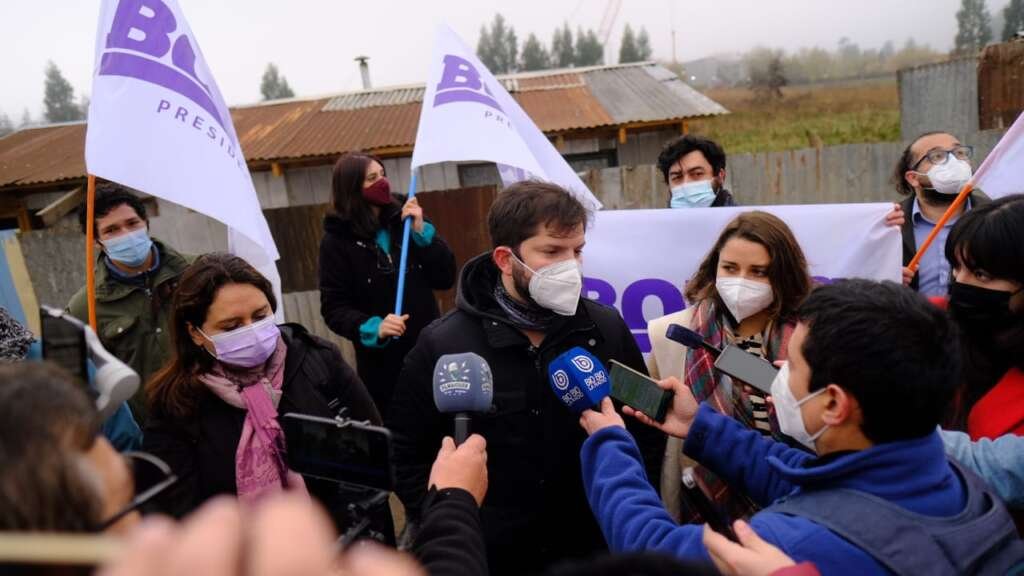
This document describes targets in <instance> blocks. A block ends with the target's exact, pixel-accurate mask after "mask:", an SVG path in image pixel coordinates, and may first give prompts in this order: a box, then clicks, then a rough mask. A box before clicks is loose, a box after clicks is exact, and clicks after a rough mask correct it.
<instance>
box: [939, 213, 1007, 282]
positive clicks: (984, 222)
mask: <svg viewBox="0 0 1024 576" xmlns="http://www.w3.org/2000/svg"><path fill="white" fill-rule="evenodd" d="M946 260H949V263H950V264H951V265H952V266H954V267H955V266H956V265H957V262H958V261H960V260H962V261H963V264H964V266H966V267H967V268H968V269H969V270H984V271H985V272H987V273H988V274H989V275H990V276H992V277H993V278H999V279H1002V280H1012V281H1014V282H1016V283H1018V284H1020V285H1022V286H1024V194H1014V195H1012V196H1006V197H1004V198H1000V199H998V200H995V201H993V202H988V203H986V204H981V205H980V206H976V207H974V208H972V209H971V210H969V211H968V212H967V213H966V214H964V215H963V216H961V217H960V219H959V220H957V223H956V225H954V226H953V229H952V230H950V232H949V238H948V239H947V240H946Z"/></svg>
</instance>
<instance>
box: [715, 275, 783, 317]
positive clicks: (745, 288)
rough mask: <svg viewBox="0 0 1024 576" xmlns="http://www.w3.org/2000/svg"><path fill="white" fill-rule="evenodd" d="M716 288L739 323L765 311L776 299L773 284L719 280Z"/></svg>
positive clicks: (744, 280) (736, 279) (735, 279)
mask: <svg viewBox="0 0 1024 576" xmlns="http://www.w3.org/2000/svg"><path fill="white" fill-rule="evenodd" d="M715 288H717V289H718V297H719V298H721V299H722V303H723V304H725V307H726V308H728V309H729V312H731V313H732V317H733V318H735V319H736V321H737V322H743V320H744V319H745V318H749V317H751V316H753V315H754V314H757V313H758V312H760V311H761V310H764V309H765V308H767V307H768V306H769V305H770V304H771V303H772V301H773V300H774V299H775V294H774V293H773V292H772V286H771V284H768V283H766V282H757V281H754V280H747V279H746V278H719V279H718V280H716V281H715Z"/></svg>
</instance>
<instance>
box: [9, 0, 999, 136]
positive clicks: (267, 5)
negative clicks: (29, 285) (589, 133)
mask: <svg viewBox="0 0 1024 576" xmlns="http://www.w3.org/2000/svg"><path fill="white" fill-rule="evenodd" d="M179 2H180V4H181V5H182V9H183V10H184V12H185V15H186V17H187V18H188V20H189V23H190V24H191V26H192V30H193V32H194V33H195V35H196V37H197V40H198V42H199V44H200V46H201V47H202V50H203V52H204V53H205V55H206V57H207V58H208V60H209V64H210V68H211V70H212V71H213V74H214V76H215V77H216V80H217V83H218V84H219V85H220V88H221V91H222V92H223V94H224V96H225V98H226V99H227V101H228V103H229V104H232V105H234V104H245V103H251V102H255V101H257V100H259V97H260V94H259V83H260V77H261V75H262V73H263V70H264V67H265V66H266V64H267V62H274V63H276V64H277V65H278V67H279V68H280V69H281V72H282V73H283V74H284V75H285V76H286V77H287V78H288V82H289V84H291V86H292V88H293V89H294V91H295V92H296V94H297V95H298V96H314V95H320V94H327V93H332V92H341V91H347V90H356V89H359V87H360V80H359V73H358V70H357V66H356V64H355V63H354V62H353V58H354V57H355V56H357V55H360V54H365V55H368V56H370V58H371V59H370V73H371V76H372V80H373V83H374V85H377V86H384V85H392V84H404V83H411V82H422V81H423V78H424V77H425V75H426V71H427V70H426V66H427V58H428V57H429V53H430V50H431V39H432V31H433V24H434V23H436V22H439V21H444V22H447V23H448V24H449V25H450V26H452V27H453V28H454V29H455V31H456V32H458V33H459V34H460V35H461V36H462V38H463V39H464V40H465V41H466V42H467V43H468V44H470V45H471V46H476V41H477V36H478V34H479V30H480V25H481V24H482V23H484V22H485V21H486V22H490V20H491V18H493V16H494V14H495V12H501V13H502V14H503V15H504V16H505V17H506V18H507V19H508V20H509V22H510V23H511V24H512V26H514V27H515V30H516V32H517V34H518V36H519V38H520V45H522V41H523V40H524V39H525V38H526V36H527V35H528V34H529V33H530V32H534V33H536V34H537V35H538V37H540V39H541V40H542V41H543V42H544V43H545V44H549V43H550V39H551V34H552V31H553V30H554V28H555V27H556V26H559V25H561V23H562V22H564V21H568V22H569V24H570V26H572V28H573V30H574V31H575V29H576V27H577V26H582V27H583V28H595V29H597V27H598V25H599V24H600V22H601V17H602V14H603V13H604V10H605V6H606V4H607V2H606V1H604V0H515V1H514V2H513V1H505V2H499V1H497V0H402V1H399V0H373V1H372V2H354V1H351V0H344V1H343V0H334V1H327V0H288V1H287V2H285V1H280V0H279V1H276V2H274V1H271V0H179ZM1007 2H1008V0H988V5H989V9H990V11H992V12H993V13H995V12H996V11H997V10H1001V9H1002V7H1003V6H1004V5H1005V4H1006V3H1007ZM959 5H960V0H856V1H849V0H702V1H694V0H675V1H673V0H625V1H624V2H622V8H621V10H620V11H619V14H618V18H617V19H616V22H615V27H614V29H613V32H612V34H611V37H612V44H613V45H616V46H617V44H618V38H619V37H620V35H621V33H622V27H623V26H624V25H625V23H627V22H629V23H631V24H632V25H633V26H634V27H635V28H638V27H640V26H643V27H646V28H647V31H648V32H649V34H650V36H651V43H652V45H653V48H654V56H655V58H657V59H666V60H669V59H671V58H672V35H671V30H672V29H673V27H674V28H675V30H676V52H677V56H678V59H679V60H680V61H687V60H693V59H696V58H700V57H704V56H709V55H713V54H718V53H732V52H743V51H745V50H747V49H749V48H752V47H754V46H758V45H764V46H770V47H779V48H785V49H787V50H795V49H797V48H800V47H802V46H815V45H816V46H821V47H824V48H830V49H831V48H834V47H835V46H836V44H837V43H838V41H839V39H840V38H841V37H843V36H846V37H848V38H850V39H851V40H852V41H853V42H856V43H857V44H859V45H860V46H861V47H862V48H878V47H880V46H881V45H882V44H884V43H885V41H886V40H893V41H894V42H895V43H896V45H897V47H899V46H900V45H901V44H902V43H903V42H904V41H906V39H907V38H908V37H913V38H914V39H915V40H916V41H917V42H919V43H924V44H929V45H931V46H932V47H933V48H937V49H940V50H943V51H946V50H949V49H950V48H951V47H952V44H953V38H954V36H955V34H956V18H955V13H956V10H957V8H958V7H959ZM98 6H99V1H98V0H3V1H2V6H0V54H2V55H3V56H0V112H4V113H6V114H7V115H8V116H10V117H11V119H12V120H13V121H14V122H15V123H17V122H19V121H20V119H21V116H22V114H23V111H24V110H25V109H28V110H29V112H30V113H31V115H32V116H33V118H35V119H37V120H38V118H39V117H40V115H41V113H42V100H43V70H44V68H45V66H46V61H47V60H53V61H54V62H55V63H56V64H57V66H58V67H59V68H60V69H61V70H62V71H63V72H64V75H65V77H67V78H68V80H70V81H71V83H72V85H74V88H75V94H76V96H77V95H80V94H82V93H83V92H85V93H88V92H89V91H90V83H91V76H92V67H93V58H94V55H93V46H94V40H95V35H96V21H97V18H98ZM999 32H1000V31H996V34H997V35H998V34H999Z"/></svg>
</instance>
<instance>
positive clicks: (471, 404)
mask: <svg viewBox="0 0 1024 576" xmlns="http://www.w3.org/2000/svg"><path fill="white" fill-rule="evenodd" d="M493 398H494V378H493V377H492V376H491V367H490V366H488V365H487V361H486V360H484V359H483V358H481V357H480V356H479V355H477V354H474V353H472V352H464V353H462V354H445V355H444V356H441V357H440V358H438V359H437V364H435V365H434V405H435V406H437V411H438V412H440V413H442V414H455V444H456V445H459V444H462V443H463V442H464V441H465V440H466V438H469V434H470V431H469V428H470V420H471V417H470V415H471V414H472V413H473V412H478V413H479V412H487V411H488V410H490V408H491V400H492V399H493Z"/></svg>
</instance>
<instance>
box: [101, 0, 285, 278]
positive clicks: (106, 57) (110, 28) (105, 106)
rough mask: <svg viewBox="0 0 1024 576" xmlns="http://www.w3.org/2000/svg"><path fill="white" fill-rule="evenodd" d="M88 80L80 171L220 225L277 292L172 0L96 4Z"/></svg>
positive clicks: (236, 165) (199, 61) (220, 118)
mask: <svg viewBox="0 0 1024 576" xmlns="http://www.w3.org/2000/svg"><path fill="white" fill-rule="evenodd" d="M93 74H94V76H93V85H92V95H91V96H92V99H91V100H90V103H89V123H88V129H87V132H86V140H85V163H86V166H87V169H88V171H89V173H90V174H94V175H96V176H99V177H101V178H105V179H107V180H111V181H114V182H118V183H120V184H123V185H125V186H129V187H131V188H134V189H136V190H140V191H142V192H145V193H147V194H151V195H153V196H159V197H161V198H165V199H167V200H170V201H172V202H175V203H177V204H181V205H182V206H185V207H187V208H191V209H192V210H195V211H197V212H200V213H202V214H206V215H207V216H210V217H212V218H216V219H217V220H220V221H221V222H223V223H224V224H226V225H227V226H228V227H229V228H230V229H231V232H229V234H230V237H231V244H232V245H233V246H242V247H243V249H241V250H239V255H240V256H242V257H244V258H246V259H247V260H249V262H250V263H251V264H252V265H253V266H255V267H257V268H259V269H260V270H261V271H262V272H263V273H264V274H267V275H268V276H270V279H271V280H272V281H275V287H279V286H280V280H279V278H278V277H277V270H276V267H275V265H274V261H276V260H277V259H278V252H277V246H276V245H275V243H274V238H273V237H272V236H271V234H270V228H269V227H268V226H267V221H266V219H265V218H264V217H263V212H262V211H261V210H260V204H259V200H258V198H257V197H256V190H255V189H254V188H253V184H252V178H251V177H250V175H249V169H248V167H247V166H246V164H245V157H244V156H243V155H242V149H241V147H240V146H239V143H238V136H237V135H236V134H235V128H234V125H233V124H232V122H231V113H230V112H229V111H228V107H227V105H226V104H225V103H224V98H223V97H222V96H221V94H220V90H218V88H217V84H216V82H214V79H213V75H212V74H211V73H210V70H209V68H208V67H207V65H206V61H205V59H204V58H203V55H202V52H201V51H200V50H199V44H198V43H197V42H196V39H195V36H194V35H193V34H192V30H191V29H190V28H189V25H188V22H187V21H186V20H185V15H184V14H183V13H182V11H181V8H180V7H179V6H178V3H177V1H176V0H144V1H143V0H104V2H103V3H102V4H101V8H100V19H99V28H98V30H97V35H96V68H95V70H94V72H93ZM238 234H241V235H243V236H244V238H240V237H239V236H238Z"/></svg>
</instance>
